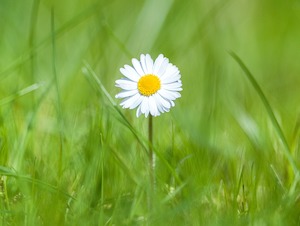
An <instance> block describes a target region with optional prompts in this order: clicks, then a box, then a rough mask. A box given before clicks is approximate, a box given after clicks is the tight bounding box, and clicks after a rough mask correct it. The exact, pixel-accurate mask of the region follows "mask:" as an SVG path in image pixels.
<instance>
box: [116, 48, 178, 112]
mask: <svg viewBox="0 0 300 226" xmlns="http://www.w3.org/2000/svg"><path fill="white" fill-rule="evenodd" d="M132 65H133V67H131V66H129V65H125V66H124V67H123V68H121V69H120V72H121V73H122V74H123V75H124V76H125V78H122V79H119V80H117V81H116V87H120V88H121V89H123V90H122V91H121V92H120V93H118V94H117V95H116V98H123V99H124V100H123V101H122V102H121V104H120V105H121V106H122V107H123V108H129V109H134V108H137V111H136V116H137V117H139V116H140V115H141V114H145V116H146V117H147V116H148V115H149V113H150V114H151V115H152V116H158V115H160V114H161V113H164V112H168V111H169V110H170V108H171V107H174V106H175V103H174V100H175V99H177V98H179V97H181V95H180V93H179V91H182V88H181V86H182V83H181V80H180V78H181V75H180V72H179V70H178V68H177V67H176V66H175V65H173V64H171V63H169V59H168V58H166V57H164V55H163V54H160V55H159V56H158V57H157V58H156V60H155V62H153V60H152V58H151V56H150V55H149V54H146V55H144V54H141V59H140V61H139V60H137V59H135V58H133V59H132Z"/></svg>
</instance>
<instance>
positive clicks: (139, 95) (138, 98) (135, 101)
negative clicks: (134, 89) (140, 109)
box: [129, 93, 144, 109]
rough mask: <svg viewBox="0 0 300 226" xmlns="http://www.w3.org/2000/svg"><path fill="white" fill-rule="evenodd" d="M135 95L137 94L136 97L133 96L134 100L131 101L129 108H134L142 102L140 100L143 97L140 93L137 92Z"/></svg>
mask: <svg viewBox="0 0 300 226" xmlns="http://www.w3.org/2000/svg"><path fill="white" fill-rule="evenodd" d="M136 96H137V97H136V98H135V100H134V102H133V103H132V105H131V106H130V107H129V108H130V109H134V108H136V107H137V106H140V105H141V103H142V100H143V98H144V97H143V96H142V95H141V94H139V93H137V94H136Z"/></svg>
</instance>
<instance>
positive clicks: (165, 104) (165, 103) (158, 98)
mask: <svg viewBox="0 0 300 226" xmlns="http://www.w3.org/2000/svg"><path fill="white" fill-rule="evenodd" d="M153 96H154V98H155V99H156V103H161V104H162V106H163V107H164V108H170V107H171V104H170V103H169V102H168V101H166V100H165V99H164V98H163V97H162V96H161V95H160V94H159V93H156V94H154V95H153Z"/></svg>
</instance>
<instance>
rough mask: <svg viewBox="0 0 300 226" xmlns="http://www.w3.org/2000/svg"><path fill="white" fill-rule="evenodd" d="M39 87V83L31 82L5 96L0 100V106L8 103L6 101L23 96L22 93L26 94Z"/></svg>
mask: <svg viewBox="0 0 300 226" xmlns="http://www.w3.org/2000/svg"><path fill="white" fill-rule="evenodd" d="M40 87H41V84H38V83H35V84H33V85H31V86H28V87H26V88H24V89H22V90H19V91H18V92H16V93H14V94H12V95H10V96H8V97H5V98H4V99H2V100H0V106H2V105H5V104H8V103H10V102H12V101H14V100H15V99H17V98H19V97H21V96H24V95H26V94H28V93H31V92H33V91H35V90H37V89H38V88H40Z"/></svg>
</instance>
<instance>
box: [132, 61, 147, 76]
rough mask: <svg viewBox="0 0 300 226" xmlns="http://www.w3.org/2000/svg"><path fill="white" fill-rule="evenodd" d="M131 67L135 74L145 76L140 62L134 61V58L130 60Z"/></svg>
mask: <svg viewBox="0 0 300 226" xmlns="http://www.w3.org/2000/svg"><path fill="white" fill-rule="evenodd" d="M132 65H133V67H134V68H135V70H136V71H137V73H139V75H140V76H143V75H145V73H144V71H143V69H142V67H141V64H140V62H139V61H138V60H137V59H135V58H133V59H132Z"/></svg>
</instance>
